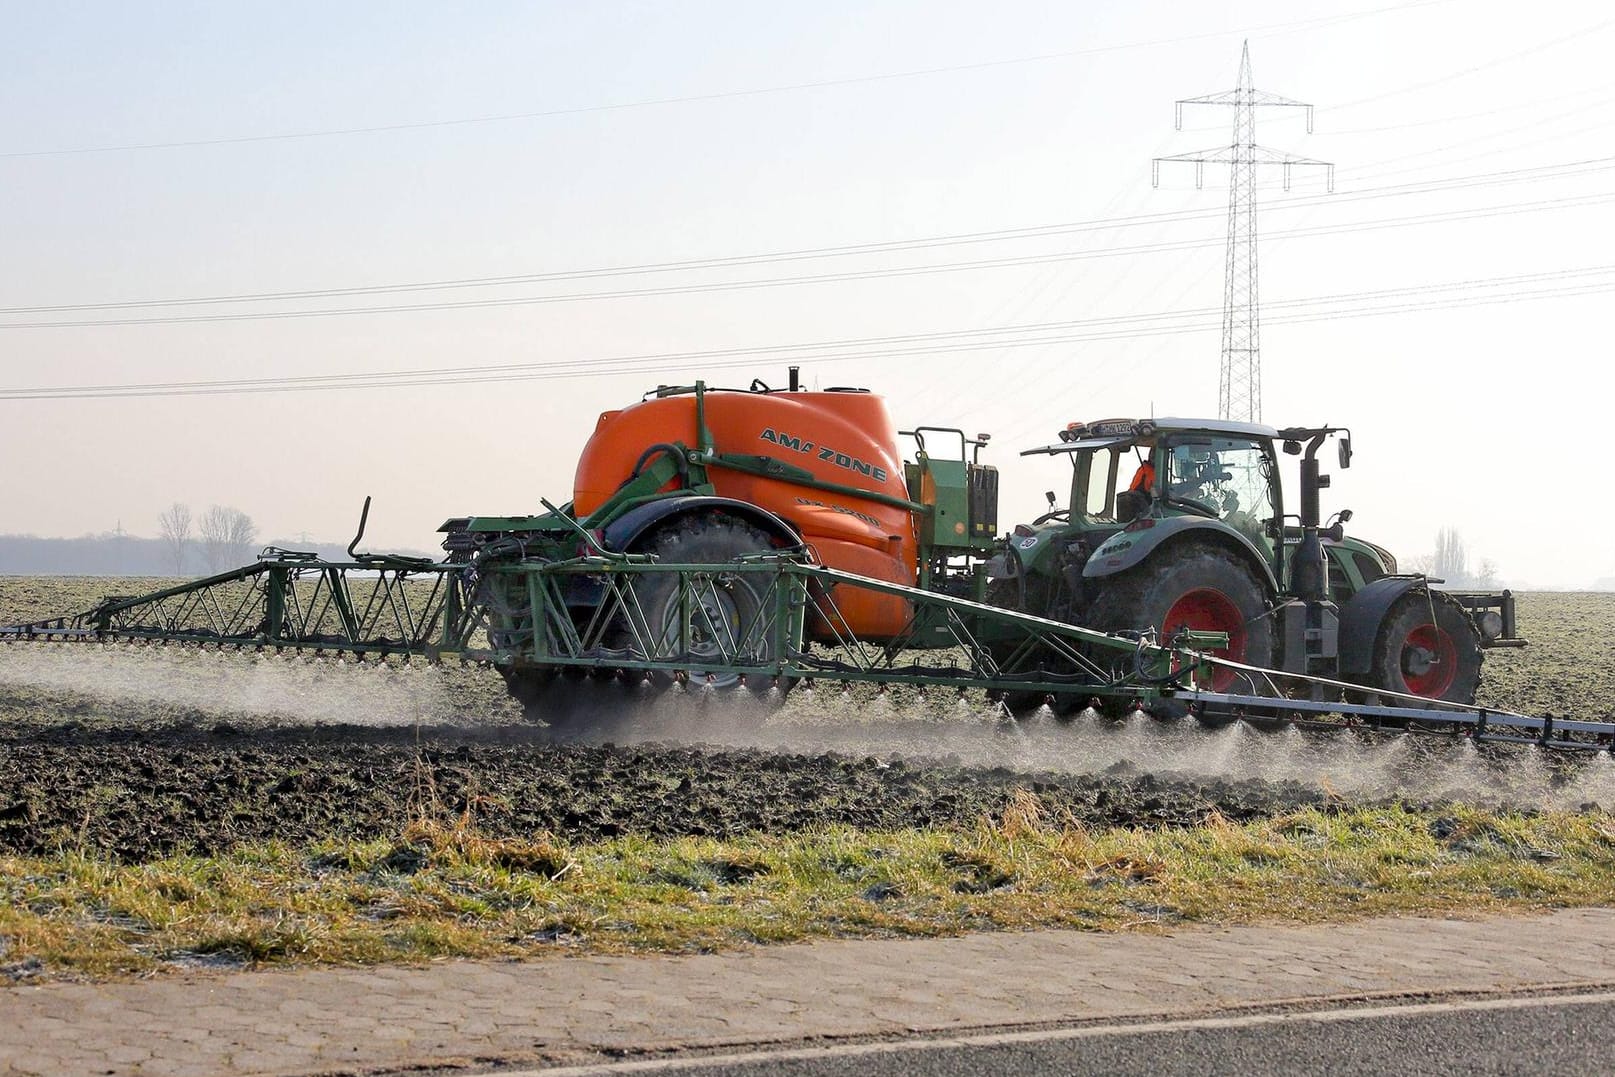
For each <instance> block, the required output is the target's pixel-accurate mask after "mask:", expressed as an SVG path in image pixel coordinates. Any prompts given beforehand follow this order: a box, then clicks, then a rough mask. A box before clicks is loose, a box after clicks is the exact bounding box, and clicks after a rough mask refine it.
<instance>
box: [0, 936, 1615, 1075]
mask: <svg viewBox="0 0 1615 1077" xmlns="http://www.w3.org/2000/svg"><path fill="white" fill-rule="evenodd" d="M1612 934H1615V909H1577V910H1563V911H1557V912H1553V913H1548V914H1545V915H1541V916H1533V917H1511V918H1507V919H1490V920H1456V919H1445V920H1440V919H1417V918H1390V919H1378V920H1366V921H1361V922H1358V923H1354V924H1348V925H1316V926H1278V927H1239V928H1229V929H1215V928H1184V929H1180V930H1177V931H1174V932H1173V933H1171V934H1155V935H1145V934H1127V935H1099V934H1092V933H1086V932H1074V931H1039V932H1027V933H1008V932H1005V933H997V934H986V935H973V936H968V937H965V938H960V939H904V940H880V941H836V942H815V943H807V944H801V945H793V946H775V947H759V948H756V949H752V950H747V951H743V952H738V953H728V954H717V955H699V956H651V957H578V958H569V957H557V958H555V959H553V960H540V961H532V962H526V963H515V962H473V961H460V962H445V963H441V964H434V965H429V966H424V967H383V968H336V969H306V970H295V971H268V972H235V973H223V974H200V973H198V974H187V975H182V976H172V977H163V978H157V979H152V980H146V981H141V982H133V983H109V984H68V983H56V984H44V985H41V986H35V987H28V986H13V987H7V988H0V1073H8V1074H9V1073H30V1074H31V1073H39V1074H172V1075H175V1077H181V1075H188V1074H198V1075H200V1074H276V1075H286V1074H315V1073H318V1074H331V1073H340V1074H349V1073H375V1072H386V1071H389V1070H398V1069H403V1068H407V1067H411V1066H423V1065H431V1064H444V1065H447V1064H453V1063H462V1064H469V1065H470V1066H471V1068H472V1069H473V1070H485V1069H487V1068H490V1067H493V1066H496V1065H498V1064H516V1063H529V1064H531V1063H533V1062H535V1061H545V1060H556V1061H565V1060H577V1059H580V1058H585V1057H591V1056H592V1055H593V1054H594V1053H595V1052H598V1051H621V1050H630V1051H632V1050H648V1049H668V1048H675V1047H689V1046H699V1047H713V1046H722V1045H735V1044H757V1043H767V1042H781V1041H793V1040H800V1039H807V1038H816V1037H847V1036H878V1035H889V1034H898V1033H905V1032H910V1031H920V1030H938V1031H941V1030H950V1031H957V1030H959V1029H963V1028H979V1027H985V1026H997V1025H1006V1024H1022V1023H1035V1022H1060V1021H1072V1020H1086V1019H1102V1018H1112V1019H1113V1018H1118V1017H1130V1016H1143V1015H1167V1014H1186V1013H1195V1012H1204V1011H1209V1010H1218V1009H1227V1008H1230V1007H1238V1006H1247V1005H1262V1004H1271V1003H1277V1002H1283V1001H1288V1000H1299V999H1318V998H1327V997H1340V996H1364V995H1368V996H1373V995H1381V994H1424V993H1449V992H1465V991H1490V990H1509V989H1521V988H1529V987H1545V986H1561V985H1563V986H1568V985H1582V984H1600V985H1610V984H1615V953H1612V951H1611V950H1610V948H1609V947H1608V945H1607V944H1606V943H1605V942H1603V941H1600V940H1607V939H1609V938H1611V937H1612Z"/></svg>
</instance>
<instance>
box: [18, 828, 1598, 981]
mask: <svg viewBox="0 0 1615 1077" xmlns="http://www.w3.org/2000/svg"><path fill="white" fill-rule="evenodd" d="M1611 894H1615V818H1612V817H1611V816H1610V815H1608V814H1604V813H1580V814H1570V813H1546V814H1530V815H1526V814H1508V813H1496V812H1490V811H1484V810H1479V809H1470V808H1462V807H1454V808H1451V809H1447V810H1445V811H1443V812H1439V813H1437V812H1419V811H1415V810H1410V809H1406V808H1375V809H1363V810H1338V811H1318V810H1308V811H1303V812H1298V813H1295V814H1291V815H1286V816H1282V817H1278V818H1273V819H1269V820H1265V821H1262V822H1256V823H1249V824H1244V825H1237V826H1236V825H1233V824H1230V823H1228V822H1227V821H1225V820H1223V819H1222V818H1221V817H1218V816H1215V815H1213V816H1211V817H1210V818H1208V819H1207V820H1205V822H1204V823H1203V824H1202V825H1200V826H1198V827H1194V828H1192V829H1172V830H1136V829H1113V830H1103V831H1096V830H1089V829H1086V828H1084V827H1082V826H1080V825H1074V824H1072V823H1070V822H1069V821H1060V820H1050V819H1045V818H1042V817H1041V816H1040V814H1039V811H1038V808H1037V802H1036V801H1035V800H1034V799H1033V798H1032V797H1030V796H1026V797H1021V798H1017V799H1016V800H1015V801H1014V802H1013V804H1012V805H1011V807H1010V808H1009V810H1007V811H1006V812H1005V813H1004V815H1003V817H1002V818H1000V819H995V820H991V821H983V822H982V823H980V824H979V825H977V826H976V827H974V828H966V829H960V830H900V831H885V832H872V831H859V830H852V829H827V830H822V831H818V832H812V833H805V834H795V835H791V836H783V837H771V836H756V837H751V838H747V839H744V840H738V841H723V842H720V841H710V840H703V839H684V840H679V841H671V842H656V843H653V842H648V841H642V840H636V839H632V838H624V839H619V840H615V841H610V842H604V843H599V844H591V845H579V846H566V845H563V844H560V843H558V842H556V841H554V840H552V839H550V838H548V837H543V836H541V837H536V838H533V839H531V840H526V841H508V840H498V841H496V840H491V839H488V838H486V837H484V836H483V835H481V834H480V833H479V832H478V831H477V828H476V826H475V824H474V821H473V820H471V819H469V818H463V819H460V820H458V821H456V822H453V823H450V824H444V823H433V822H427V821H418V822H416V823H414V824H412V825H410V826H408V827H407V828H405V829H404V830H403V831H402V832H401V833H400V834H399V835H398V836H397V837H396V838H395V839H393V840H390V841H380V842H369V843H327V844H321V845H316V846H312V847H303V848H292V847H289V846H285V845H279V844H273V843H272V844H267V845H256V846H248V847H243V848H240V849H237V850H236V851H234V852H233V853H231V854H229V855H225V856H217V857H206V858H203V857H187V856H176V857H171V858H168V859H163V860H158V861H152V862H148V863H143V864H116V863H110V862H107V861H105V860H100V859H97V858H95V857H93V856H89V855H86V854H84V853H81V852H63V853H61V854H60V855H57V856H54V857H49V858H0V978H4V977H9V978H11V979H13V980H16V979H25V978H26V979H36V978H49V977H55V976H117V975H130V974H143V973H150V972H154V971H160V970H163V969H165V968H179V967H191V966H195V965H197V964H217V965H225V966H229V965H257V964H313V963H330V962H343V963H352V962H358V963H375V962H387V961H409V962H413V961H424V960H430V959H434V958H441V957H495V956H497V957H531V956H538V955H544V954H553V953H556V952H558V951H565V952H573V953H575V952H586V953H606V952H610V953H621V952H643V951H664V952H665V951H680V952H687V951H705V950H714V949H721V948H725V947H733V946H738V945H744V944H748V943H755V942H786V941H793V940H798V939H806V938H817V937H849V936H854V937H855V936H892V935H948V934H956V933H960V932H965V931H974V930H983V929H1023V928H1033V927H1080V928H1086V929H1091V930H1099V931H1121V930H1134V929H1142V930H1150V929H1160V928H1162V927H1166V926H1171V925H1176V924H1182V923H1203V924H1228V923H1243V922H1252V921H1264V920H1265V921H1273V920H1303V921H1317V920H1329V919H1343V918H1349V917H1356V916H1363V915H1372V914H1382V913H1389V912H1408V913H1441V912H1449V911H1454V910H1457V911H1460V912H1465V913H1484V912H1498V911H1505V910H1523V909H1532V908H1542V907H1549V906H1570V905H1589V904H1601V903H1607V902H1608V901H1609V900H1610V895H1611Z"/></svg>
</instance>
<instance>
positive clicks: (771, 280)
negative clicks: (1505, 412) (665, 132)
mask: <svg viewBox="0 0 1615 1077" xmlns="http://www.w3.org/2000/svg"><path fill="white" fill-rule="evenodd" d="M1610 201H1615V193H1599V194H1587V195H1577V196H1567V197H1563V198H1556V199H1546V200H1539V201H1536V202H1523V203H1509V204H1504V205H1498V206H1486V207H1479V208H1475V209H1467V210H1447V211H1441V212H1436V213H1425V214H1414V215H1410V216H1403V217H1389V218H1381V219H1378V220H1368V221H1357V222H1353V223H1350V224H1344V225H1320V226H1314V227H1311V228H1295V229H1287V230H1281V231H1275V232H1269V233H1268V234H1267V236H1266V238H1267V239H1268V240H1270V241H1282V240H1289V239H1302V238H1311V237H1316V236H1324V235H1338V234H1345V233H1353V232H1367V231H1379V230H1382V229H1386V228H1403V227H1409V226H1413V225H1428V224H1442V223H1450V222H1454V221H1467V220H1480V219H1485V218H1491V217H1500V216H1511V215H1514V214H1518V213H1536V212H1543V211H1546V210H1553V209H1568V208H1573V207H1578V206H1587V205H1598V204H1603V203H1607V202H1610ZM1223 242H1224V241H1223V240H1222V239H1221V238H1217V237H1208V238H1204V239H1194V240H1170V241H1167V242H1162V243H1154V244H1135V245H1131V246H1123V247H1102V248H1097V249H1090V250H1084V251H1076V252H1053V253H1048V254H1035V255H1018V256H1014V257H1008V258H984V259H976V260H973V261H965V262H944V263H940V264H932V265H918V266H895V267H887V268H881V269H866V270H855V271H846V272H838V273H819V274H811V275H807V276H796V277H764V278H753V279H750V280H740V281H708V282H700V283H692V284H670V285H661V286H656V287H648V288H624V289H618V290H615V291H603V292H565V293H560V294H556V295H539V296H506V297H500V298H491V299H458V300H449V301H443V302H434V303H407V304H393V305H388V306H366V307H324V308H316V309H313V310H281V311H240V312H231V313H226V314H178V315H164V316H160V317H149V318H100V319H76V320H62V321H28V322H0V330H8V329H69V328H72V329H82V328H112V327H129V326H150V325H196V324H214V323H220V322H244V321H285V320H290V319H303V318H328V317H348V316H353V315H378V314H401V313H419V312H426V311H445V310H480V309H487V308H498V307H517V306H537V305H547V304H552V303H577V302H597V301H603V300H616V299H630V298H645V297H653V296H671V295H695V294H702V293H708V292H729V291H740V290H752V289H765V288H766V289H771V288H785V287H800V286H804V285H814V284H831V283H848V282H854V281H867V280H884V279H889V278H895V277H915V276H931V275H935V274H940V273H957V272H967V271H980V270H990V269H1005V268H1015V267H1023V266H1035V265H1047V264H1050V263H1060V262H1072V261H1084V260H1089V259H1094V258H1115V257H1122V256H1128V255H1141V254H1161V253H1171V252H1178V251H1186V250H1197V249H1202V248H1206V247H1214V246H1220V245H1222V243H1223Z"/></svg>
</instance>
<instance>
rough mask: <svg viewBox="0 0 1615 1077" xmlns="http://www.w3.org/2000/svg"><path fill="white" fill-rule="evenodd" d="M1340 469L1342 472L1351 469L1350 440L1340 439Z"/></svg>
mask: <svg viewBox="0 0 1615 1077" xmlns="http://www.w3.org/2000/svg"><path fill="white" fill-rule="evenodd" d="M1340 467H1341V469H1342V470H1344V469H1346V468H1348V467H1351V438H1349V437H1342V438H1341V439H1340Z"/></svg>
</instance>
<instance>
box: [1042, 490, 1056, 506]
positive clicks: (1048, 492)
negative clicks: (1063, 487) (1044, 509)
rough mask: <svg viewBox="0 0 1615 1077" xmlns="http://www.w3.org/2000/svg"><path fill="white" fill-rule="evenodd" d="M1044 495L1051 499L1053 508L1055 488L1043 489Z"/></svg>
mask: <svg viewBox="0 0 1615 1077" xmlns="http://www.w3.org/2000/svg"><path fill="white" fill-rule="evenodd" d="M1043 496H1044V497H1046V498H1048V499H1049V508H1051V509H1052V508H1053V507H1054V491H1053V490H1044V491H1043Z"/></svg>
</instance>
